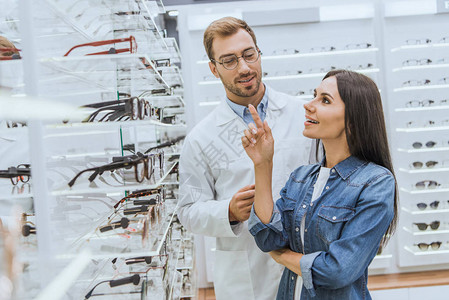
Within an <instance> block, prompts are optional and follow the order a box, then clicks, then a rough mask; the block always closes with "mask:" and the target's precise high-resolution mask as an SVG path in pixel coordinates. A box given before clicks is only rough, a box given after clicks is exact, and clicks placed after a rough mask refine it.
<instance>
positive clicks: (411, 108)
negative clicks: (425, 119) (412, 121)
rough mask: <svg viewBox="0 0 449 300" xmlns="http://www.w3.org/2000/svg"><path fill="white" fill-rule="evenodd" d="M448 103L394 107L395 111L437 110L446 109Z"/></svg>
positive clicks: (448, 107)
mask: <svg viewBox="0 0 449 300" xmlns="http://www.w3.org/2000/svg"><path fill="white" fill-rule="evenodd" d="M448 109H449V105H435V106H425V107H405V108H396V109H395V110H394V111H396V112H415V111H438V110H448Z"/></svg>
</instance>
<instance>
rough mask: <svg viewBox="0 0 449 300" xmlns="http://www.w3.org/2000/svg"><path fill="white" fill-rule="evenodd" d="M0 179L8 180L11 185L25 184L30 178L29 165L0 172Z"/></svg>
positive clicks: (21, 165)
mask: <svg viewBox="0 0 449 300" xmlns="http://www.w3.org/2000/svg"><path fill="white" fill-rule="evenodd" d="M0 178H9V179H10V180H11V183H12V184H13V185H17V184H18V183H19V181H21V182H23V183H26V182H28V181H29V180H30V178H31V169H30V165H29V164H20V165H18V166H17V167H9V168H8V170H0Z"/></svg>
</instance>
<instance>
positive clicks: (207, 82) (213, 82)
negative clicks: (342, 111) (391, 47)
mask: <svg viewBox="0 0 449 300" xmlns="http://www.w3.org/2000/svg"><path fill="white" fill-rule="evenodd" d="M354 71H355V72H358V73H361V74H369V73H378V72H379V71H380V70H379V69H378V68H369V69H360V70H354ZM326 73H327V72H326ZM326 73H309V74H297V75H284V76H266V77H263V80H264V81H275V80H285V79H301V78H322V77H323V76H324V75H326ZM198 84H199V85H218V84H221V81H220V80H218V79H214V80H204V81H199V82H198Z"/></svg>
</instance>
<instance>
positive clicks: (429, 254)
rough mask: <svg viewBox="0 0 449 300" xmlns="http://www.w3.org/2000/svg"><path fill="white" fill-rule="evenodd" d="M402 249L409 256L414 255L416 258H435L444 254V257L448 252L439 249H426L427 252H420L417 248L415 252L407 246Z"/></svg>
mask: <svg viewBox="0 0 449 300" xmlns="http://www.w3.org/2000/svg"><path fill="white" fill-rule="evenodd" d="M404 249H405V250H407V251H408V252H410V253H411V254H413V255H416V256H435V255H439V254H444V255H447V254H449V250H445V249H441V248H440V249H438V250H430V249H428V250H425V251H421V250H419V249H418V248H416V249H418V250H416V251H415V250H413V249H412V248H411V247H409V246H404ZM445 257H446V256H445Z"/></svg>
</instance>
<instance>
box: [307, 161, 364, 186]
mask: <svg viewBox="0 0 449 300" xmlns="http://www.w3.org/2000/svg"><path fill="white" fill-rule="evenodd" d="M367 163H368V162H367V161H364V160H361V159H359V158H357V157H355V156H353V155H351V156H349V157H348V158H346V159H344V160H342V161H341V162H339V163H338V164H336V165H335V166H334V167H333V168H334V169H335V170H336V171H337V174H338V175H339V176H340V177H341V178H342V179H343V180H345V181H346V179H348V177H349V176H351V174H352V173H354V172H355V171H357V169H359V168H360V167H362V166H364V165H366V164H367ZM325 165H326V157H324V158H323V160H322V161H321V163H320V166H321V167H324V166H325ZM319 170H320V168H319V167H318V168H315V169H314V170H313V171H311V172H310V176H313V175H314V174H315V173H316V172H318V171H319Z"/></svg>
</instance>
